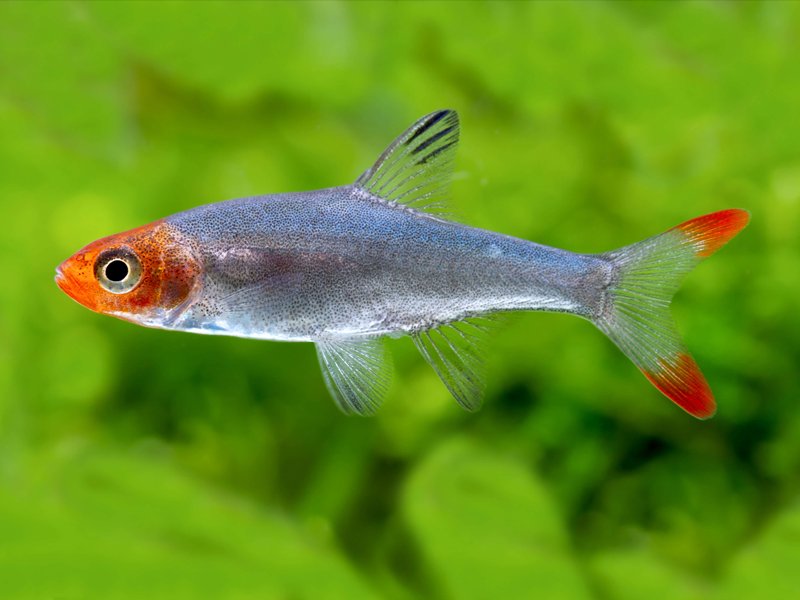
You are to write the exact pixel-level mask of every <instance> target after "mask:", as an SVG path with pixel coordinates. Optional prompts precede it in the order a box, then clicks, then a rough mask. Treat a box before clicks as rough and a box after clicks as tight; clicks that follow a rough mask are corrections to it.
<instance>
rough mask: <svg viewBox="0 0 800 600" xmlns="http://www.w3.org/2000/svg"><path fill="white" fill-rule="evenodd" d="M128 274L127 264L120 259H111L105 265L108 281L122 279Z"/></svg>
mask: <svg viewBox="0 0 800 600" xmlns="http://www.w3.org/2000/svg"><path fill="white" fill-rule="evenodd" d="M127 276H128V265H126V264H125V262H124V261H121V260H118V259H117V260H112V261H111V262H110V263H108V264H107V265H106V277H108V280H109V281H122V280H123V279H125V278H126V277H127Z"/></svg>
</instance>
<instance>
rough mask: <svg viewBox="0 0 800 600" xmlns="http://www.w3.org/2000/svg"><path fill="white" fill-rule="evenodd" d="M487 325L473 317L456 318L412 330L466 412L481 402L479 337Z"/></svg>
mask: <svg viewBox="0 0 800 600" xmlns="http://www.w3.org/2000/svg"><path fill="white" fill-rule="evenodd" d="M485 333H486V328H485V326H484V325H483V324H482V323H478V322H476V321H475V320H468V321H458V322H454V323H449V324H447V325H442V326H440V327H437V328H435V329H428V330H425V331H419V332H417V333H414V334H413V336H412V338H413V340H414V344H416V346H417V349H418V350H419V351H420V352H421V353H422V355H423V356H424V357H425V360H427V361H428V363H429V364H430V365H431V367H433V370H434V371H436V374H437V375H438V376H439V378H440V379H441V380H442V383H444V384H445V386H447V389H448V390H450V393H451V394H452V395H453V397H454V398H455V399H456V401H457V402H458V403H459V404H460V405H461V406H462V407H463V408H465V409H466V410H468V411H476V410H478V409H479V408H480V406H481V403H482V402H483V391H484V387H485V386H484V380H485V364H486V363H485V360H484V358H483V355H482V352H481V348H482V343H481V342H482V338H483V337H484V334H485Z"/></svg>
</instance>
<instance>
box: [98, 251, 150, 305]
mask: <svg viewBox="0 0 800 600" xmlns="http://www.w3.org/2000/svg"><path fill="white" fill-rule="evenodd" d="M94 274H95V277H96V278H97V281H98V283H100V287H102V288H103V289H104V290H106V291H107V292H111V293H112V294H127V293H128V292H130V291H131V290H133V288H135V287H136V286H137V285H138V284H139V281H140V280H141V278H142V264H141V263H140V262H139V257H138V256H136V254H135V253H134V252H133V251H132V250H130V249H129V248H114V249H113V250H106V251H105V252H103V253H102V254H100V256H98V257H97V261H95V264H94Z"/></svg>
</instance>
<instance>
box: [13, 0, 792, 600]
mask: <svg viewBox="0 0 800 600" xmlns="http://www.w3.org/2000/svg"><path fill="white" fill-rule="evenodd" d="M798 55H800V10H798V6H797V4H795V3H786V2H767V1H764V2H672V3H666V2H664V3H655V2H624V3H615V2H536V3H522V2H509V3H503V2H491V3H489V2H486V3H483V2H424V3H423V2H403V3H377V2H375V3H363V2H362V3H343V2H332V1H331V2H328V1H325V2H305V3H284V2H268V3H257V2H225V3H223V2H202V3H191V4H189V3H182V2H159V3H140V2H113V3H112V2H78V1H75V2H59V3H29V2H17V1H10V2H9V1H7V2H3V3H0V165H1V166H0V170H1V171H2V176H0V219H1V220H2V222H4V223H6V224H7V225H8V227H7V230H6V232H5V234H4V235H3V236H2V237H0V273H2V275H3V277H2V279H0V306H1V307H2V310H0V597H2V598H11V599H17V598H19V599H26V598H31V599H33V598H37V599H38V598H45V597H58V598H104V599H105V598H108V599H111V598H141V597H143V596H147V597H149V598H153V599H156V598H170V599H174V598H183V597H185V598H200V597H209V598H255V597H258V598H286V597H292V598H327V597H330V598H362V597H364V598H367V597H390V598H412V597H425V598H486V597H496V596H501V597H509V598H511V597H520V598H529V597H545V598H604V599H605V598H613V599H616V598H619V599H624V598H643V597H648V598H664V599H669V598H681V599H683V598H709V597H710V598H753V597H762V596H781V597H791V596H793V595H797V593H798V592H799V591H800V583H798V582H797V581H796V580H797V575H796V573H795V570H794V569H793V568H792V565H793V564H794V563H795V562H796V561H797V560H798V559H800V549H798V548H799V547H798V545H797V543H796V542H797V540H798V525H797V521H798V517H797V514H798V510H797V506H798V501H800V443H799V442H798V439H800V435H798V433H800V416H798V415H800V413H798V411H797V410H796V408H795V404H796V402H797V399H798V395H799V394H798V392H800V385H798V384H799V381H798V378H799V375H798V369H797V364H798V360H800V319H798V317H797V315H796V310H795V304H796V298H797V297H798V294H800V281H799V280H798V278H797V277H796V275H795V274H794V273H795V271H796V270H797V264H798V258H800V248H799V247H798V245H799V242H798V236H797V231H798V227H799V226H800V152H798V147H799V146H798V141H797V140H798V139H800V128H798V126H797V125H796V124H795V121H796V119H794V114H795V112H796V110H797V106H798V105H800V62H798V61H797V59H796V57H797V56H798ZM441 107H452V108H456V109H458V110H459V111H460V113H461V116H462V120H463V127H464V132H463V136H462V140H463V141H462V148H461V150H460V154H459V163H458V165H457V171H458V173H457V181H456V183H455V185H454V190H453V200H452V205H453V207H454V208H455V209H456V210H457V212H458V214H459V215H461V218H462V219H463V220H464V221H466V222H469V223H470V224H474V225H477V226H481V227H486V228H489V229H494V230H497V231H502V232H504V233H508V234H511V235H516V236H519V237H524V238H528V239H534V240H536V241H540V242H543V243H547V244H550V245H555V246H561V247H566V248H569V249H572V250H576V251H585V252H595V251H603V250H608V249H610V248H614V247H618V246H621V245H623V244H626V243H629V242H633V241H637V240H639V239H641V238H642V237H644V236H646V235H648V234H654V233H658V232H660V231H662V230H664V229H666V228H667V227H670V226H672V225H674V224H676V223H678V222H680V221H682V220H684V219H687V218H690V217H693V216H696V215H699V214H702V213H703V212H710V211H712V210H716V209H720V208H725V207H729V206H741V207H745V208H748V209H750V210H751V211H752V213H753V222H752V224H751V226H750V227H749V228H748V229H747V230H746V231H745V232H744V234H743V235H742V236H740V238H737V239H736V241H735V242H734V243H732V244H731V245H730V246H728V247H726V248H725V250H724V251H723V252H721V253H720V254H719V255H717V256H715V257H714V258H713V259H712V260H710V261H709V262H708V264H706V265H703V266H702V267H700V268H699V269H698V271H697V272H696V273H695V274H694V275H692V276H691V277H690V278H689V280H688V281H687V282H686V285H685V286H684V288H683V290H682V292H681V293H680V294H679V296H678V298H677V300H676V305H675V307H674V309H675V312H676V317H677V319H678V322H679V324H680V326H681V328H682V330H683V331H684V333H685V336H686V339H687V343H688V345H689V346H690V347H691V348H692V349H693V351H694V354H695V356H696V358H697V359H698V362H699V363H700V364H701V366H702V367H703V369H704V371H705V372H706V375H707V376H708V379H709V381H710V382H711V384H712V387H713V388H714V389H715V391H716V394H717V397H718V400H719V405H720V410H719V414H718V416H717V417H715V419H714V420H712V421H710V422H704V423H700V422H696V421H693V420H692V419H691V418H689V417H687V416H686V415H685V414H683V413H682V412H680V411H679V410H677V409H676V408H675V407H674V406H672V405H671V404H670V403H669V402H668V401H666V400H665V399H663V398H661V397H659V396H658V394H657V393H656V392H655V391H654V390H652V389H651V388H650V386H649V385H648V384H647V383H646V382H645V381H644V380H643V379H642V378H641V376H639V375H638V374H637V373H636V370H635V369H634V368H633V367H632V366H631V365H630V364H629V363H628V361H627V360H626V359H625V358H624V357H623V356H622V355H621V354H620V353H619V352H618V351H617V350H616V349H615V348H614V347H613V346H612V345H611V344H610V343H609V342H608V341H607V340H605V339H604V338H603V336H602V335H601V334H599V333H598V332H596V331H594V330H593V329H592V327H591V326H589V325H588V324H587V323H584V322H580V321H579V320H577V319H571V318H564V317H560V316H556V315H516V316H513V317H511V318H509V319H508V323H507V326H505V327H502V328H500V329H499V330H498V332H497V335H496V336H495V338H494V339H493V341H492V344H493V345H492V349H491V354H490V356H491V361H492V363H491V365H490V374H489V386H490V389H489V394H488V398H487V401H486V405H485V407H484V409H483V410H482V411H481V412H479V413H477V414H474V415H469V414H466V413H463V412H461V411H460V409H459V408H458V407H457V406H456V405H455V403H453V402H452V401H451V399H450V398H449V396H448V394H447V391H446V390H445V388H444V387H443V386H441V384H440V383H439V382H438V380H437V379H436V376H435V374H434V373H433V372H432V371H431V370H430V369H429V368H428V367H427V366H426V365H425V364H424V363H423V362H422V360H421V359H420V357H418V356H417V355H416V353H415V351H414V349H413V346H412V345H411V344H410V343H408V340H401V341H397V342H395V343H393V344H392V351H393V353H394V355H395V363H396V367H397V371H398V373H397V377H396V384H395V387H394V390H393V393H392V397H391V398H390V399H389V402H388V403H387V405H386V406H385V407H384V409H383V410H382V412H381V413H380V415H379V416H378V417H377V418H375V419H354V418H345V417H344V416H342V415H340V414H339V413H338V412H337V411H336V409H335V407H334V406H333V403H332V402H331V401H330V398H329V397H328V394H327V392H326V391H325V389H324V385H323V382H322V380H321V377H320V375H319V373H318V369H317V365H316V359H315V357H314V353H313V350H312V349H311V348H310V347H307V346H305V345H302V344H296V345H293V344H272V343H261V342H255V341H248V340H235V339H224V338H215V337H203V336H190V335H178V334H169V333H166V332H161V331H151V330H146V329H142V328H137V327H133V326H131V325H128V324H126V323H123V322H119V321H115V320H113V319H108V318H104V317H100V316H98V315H95V314H92V313H90V312H89V311H86V310H85V309H83V308H81V307H79V306H77V305H75V304H74V303H72V302H71V301H69V299H68V298H66V296H64V295H63V294H61V293H60V292H59V291H58V290H57V288H56V287H55V286H54V285H53V283H52V274H53V268H54V266H55V265H56V264H58V263H59V262H60V261H61V260H62V259H63V258H65V257H66V256H67V255H69V254H71V253H72V252H74V251H75V250H76V249H77V248H79V247H80V246H82V245H84V244H86V243H88V242H90V241H92V240H94V239H96V238H99V237H101V236H104V235H107V234H109V233H112V232H116V231H121V230H124V229H128V228H131V227H135V226H138V225H141V224H143V223H145V222H147V221H150V220H154V219H157V218H160V217H162V216H165V215H167V214H170V213H174V212H177V211H179V210H183V209H186V208H190V207H192V206H195V205H198V204H202V203H206V202H213V201H217V200H221V199H225V198H231V197H240V196H246V195H252V194H255V193H266V192H281V191H290V190H301V189H311V188H317V187H324V186H330V185H337V184H342V183H346V182H349V181H352V180H354V179H355V177H356V176H357V175H358V174H359V173H360V172H361V171H362V170H363V169H364V168H366V167H367V166H368V165H369V164H370V163H371V162H372V161H373V160H374V158H375V157H376V155H377V154H378V153H379V152H380V151H381V150H382V149H383V147H384V145H385V144H386V142H387V141H388V140H389V139H391V138H392V136H393V135H395V134H396V133H399V132H400V131H401V130H402V129H403V128H404V127H405V126H406V125H407V124H408V123H410V122H411V121H413V120H414V119H415V118H416V117H418V116H420V115H422V114H425V113H427V112H429V111H431V110H434V109H436V108H441Z"/></svg>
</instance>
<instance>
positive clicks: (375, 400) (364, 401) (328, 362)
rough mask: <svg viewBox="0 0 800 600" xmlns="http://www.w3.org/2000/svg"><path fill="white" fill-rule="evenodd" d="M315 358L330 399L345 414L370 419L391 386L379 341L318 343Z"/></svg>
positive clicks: (358, 339) (347, 340) (369, 339)
mask: <svg viewBox="0 0 800 600" xmlns="http://www.w3.org/2000/svg"><path fill="white" fill-rule="evenodd" d="M316 347H317V357H318V358H319V365H320V367H321V369H322V376H323V377H324V379H325V384H326V385H327V386H328V390H329V391H330V393H331V395H332V396H333V399H334V400H335V401H336V404H337V405H338V406H339V408H340V409H341V410H342V411H343V412H345V413H347V414H359V415H371V414H374V413H375V411H376V410H377V409H378V408H379V407H380V405H381V403H382V402H383V400H384V399H385V397H386V393H387V392H388V390H389V384H390V382H391V373H392V370H391V362H390V360H389V355H388V353H387V352H386V348H385V346H384V344H383V341H382V340H381V339H380V338H345V339H331V340H318V341H317V342H316Z"/></svg>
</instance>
